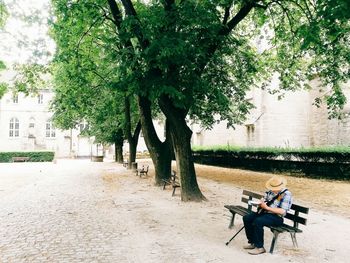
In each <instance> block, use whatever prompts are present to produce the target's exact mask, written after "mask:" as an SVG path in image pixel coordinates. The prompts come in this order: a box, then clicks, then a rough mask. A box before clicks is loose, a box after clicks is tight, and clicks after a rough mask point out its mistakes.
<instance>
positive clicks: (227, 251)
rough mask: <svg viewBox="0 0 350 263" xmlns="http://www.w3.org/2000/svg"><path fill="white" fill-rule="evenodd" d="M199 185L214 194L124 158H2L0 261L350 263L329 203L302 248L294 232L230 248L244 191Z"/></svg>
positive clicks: (348, 227)
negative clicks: (179, 185)
mask: <svg viewBox="0 0 350 263" xmlns="http://www.w3.org/2000/svg"><path fill="white" fill-rule="evenodd" d="M199 184H200V186H201V189H202V191H203V193H204V194H205V195H206V197H207V198H208V200H209V201H208V202H201V203H183V202H181V201H180V196H179V193H177V194H176V196H174V197H172V196H171V189H166V190H164V191H163V190H161V188H160V187H156V186H154V184H153V180H152V169H151V171H150V176H149V177H147V178H141V179H140V178H139V177H136V176H135V175H134V174H132V173H131V172H130V171H127V170H125V168H124V167H122V165H119V164H115V163H90V162H89V161H87V160H77V161H72V160H59V161H58V163H57V164H51V163H16V164H0V207H1V210H0V218H1V220H0V262H2V263H3V262H4V263H5V262H15V263H17V262H50V263H51V262H118V263H119V262H122V263H123V262H143V263H144V262H146V263H148V262H150V263H151V262H159V263H163V262H176V263H177V262H186V263H187V262H188V263H193V262H244V261H246V262H344V263H345V262H348V260H347V257H348V244H349V243H350V220H349V219H348V218H346V217H344V216H334V215H332V214H330V213H328V212H326V211H311V213H310V216H309V225H308V226H307V227H305V228H304V233H303V234H300V235H298V237H297V238H298V242H299V246H300V249H297V250H294V249H293V247H292V242H291V240H290V237H289V236H288V235H287V234H286V235H281V238H280V240H279V241H278V244H277V247H276V249H275V253H274V254H273V255H270V254H268V253H266V254H263V255H259V256H250V255H248V254H247V253H246V251H243V249H241V247H242V245H243V244H245V238H244V235H243V234H241V235H239V236H238V237H237V239H236V240H234V241H233V242H232V243H231V244H230V245H229V246H228V247H226V246H225V242H226V241H227V240H228V239H229V238H230V237H231V236H232V234H233V231H232V230H228V229H227V225H228V223H229V213H228V211H226V209H224V208H223V205H224V204H228V203H238V202H239V198H240V193H241V191H242V189H241V188H239V187H234V186H232V185H231V184H229V183H226V182H220V181H219V182H217V181H213V180H209V179H205V178H199ZM237 223H238V225H237V226H236V228H238V227H240V225H241V220H237ZM265 236H266V244H265V245H266V247H267V248H268V247H269V244H270V241H271V237H272V235H271V233H270V232H269V231H266V234H265Z"/></svg>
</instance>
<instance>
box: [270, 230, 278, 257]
mask: <svg viewBox="0 0 350 263" xmlns="http://www.w3.org/2000/svg"><path fill="white" fill-rule="evenodd" d="M272 232H273V238H272V241H271V247H270V253H271V254H272V253H273V249H274V248H275V244H276V243H277V238H278V234H279V232H278V231H272Z"/></svg>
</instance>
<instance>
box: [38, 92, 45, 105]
mask: <svg viewBox="0 0 350 263" xmlns="http://www.w3.org/2000/svg"><path fill="white" fill-rule="evenodd" d="M43 102H44V95H43V94H39V95H38V104H43Z"/></svg>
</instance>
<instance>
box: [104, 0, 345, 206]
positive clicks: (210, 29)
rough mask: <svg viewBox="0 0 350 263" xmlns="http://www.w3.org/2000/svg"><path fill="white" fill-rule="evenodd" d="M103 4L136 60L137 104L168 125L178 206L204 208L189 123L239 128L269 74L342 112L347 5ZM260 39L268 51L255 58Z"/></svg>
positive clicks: (265, 0)
mask: <svg viewBox="0 0 350 263" xmlns="http://www.w3.org/2000/svg"><path fill="white" fill-rule="evenodd" d="M108 2H109V5H110V8H111V11H112V13H116V14H117V15H116V16H115V17H117V18H118V19H116V21H119V22H120V23H121V26H119V27H118V32H119V35H123V36H125V35H126V36H127V37H129V38H130V40H132V41H131V42H132V44H133V52H134V53H135V54H136V55H137V57H138V58H139V60H140V63H139V67H138V68H137V70H136V72H135V75H134V78H135V79H137V81H138V82H139V83H140V89H139V90H138V91H136V93H137V94H138V96H139V99H140V100H146V99H148V100H150V101H151V102H152V103H154V102H158V105H159V107H160V108H161V110H162V111H163V113H164V114H165V116H166V118H167V120H168V121H169V124H170V127H171V129H170V131H171V138H172V141H173V144H174V148H175V152H176V160H177V165H178V171H179V173H180V177H181V190H182V200H185V201H186V200H200V199H202V198H203V195H202V194H201V192H200V190H199V188H198V185H197V181H196V176H195V170H194V165H193V161H192V155H191V146H190V140H191V136H192V131H191V130H190V128H189V127H188V125H187V122H186V118H187V117H190V118H191V119H195V120H196V119H199V120H201V121H202V123H203V124H204V125H207V126H209V127H210V126H211V125H212V124H213V123H214V122H215V121H216V120H217V119H219V120H228V123H229V124H230V125H231V124H234V123H240V122H241V121H242V120H243V119H244V116H245V115H246V114H247V112H249V109H250V108H251V107H252V105H251V104H250V103H249V101H247V100H246V99H245V93H246V91H247V90H249V89H250V88H252V87H253V86H254V84H256V83H261V85H264V82H265V83H266V82H267V81H269V80H270V78H271V77H272V75H273V74H278V77H279V79H280V90H282V91H283V90H294V89H297V88H300V87H301V85H302V83H303V82H305V81H306V80H307V78H308V77H312V76H315V75H317V76H318V77H319V78H320V79H321V81H323V83H324V84H325V85H328V86H329V88H330V90H331V92H330V95H328V96H327V97H326V101H327V103H328V105H329V108H330V110H333V111H332V112H336V110H338V109H339V108H341V107H342V105H343V104H344V102H345V101H344V96H343V94H342V92H341V89H340V86H339V84H340V83H341V82H342V81H344V80H345V78H347V77H349V45H348V41H349V19H348V16H349V3H348V1H345V0H341V1H330V0H325V1H308V0H306V1H305V0H294V1H277V0H270V1H269V0H262V1H259V0H245V1H233V0H224V1H222V0H221V1H209V0H208V1H205V0H203V1H176V0H162V1H150V2H147V3H141V2H139V1H131V0H121V1H120V2H121V3H120V7H121V8H122V11H120V10H121V9H120V8H119V7H118V4H117V3H116V2H115V1H113V0H109V1H108ZM259 37H260V38H263V37H265V40H264V41H265V45H266V47H260V48H258V45H259V44H258V43H257V42H258V39H259ZM135 39H137V41H135ZM124 41H125V40H124ZM125 48H127V47H125ZM265 85H266V84H265ZM272 92H275V91H272ZM141 107H142V105H141ZM334 110H335V111H334Z"/></svg>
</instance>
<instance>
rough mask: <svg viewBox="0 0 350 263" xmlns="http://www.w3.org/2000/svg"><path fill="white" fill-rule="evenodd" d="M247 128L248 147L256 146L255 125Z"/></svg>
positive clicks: (249, 125)
mask: <svg viewBox="0 0 350 263" xmlns="http://www.w3.org/2000/svg"><path fill="white" fill-rule="evenodd" d="M246 127H247V146H254V141H255V127H254V124H248V125H246Z"/></svg>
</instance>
